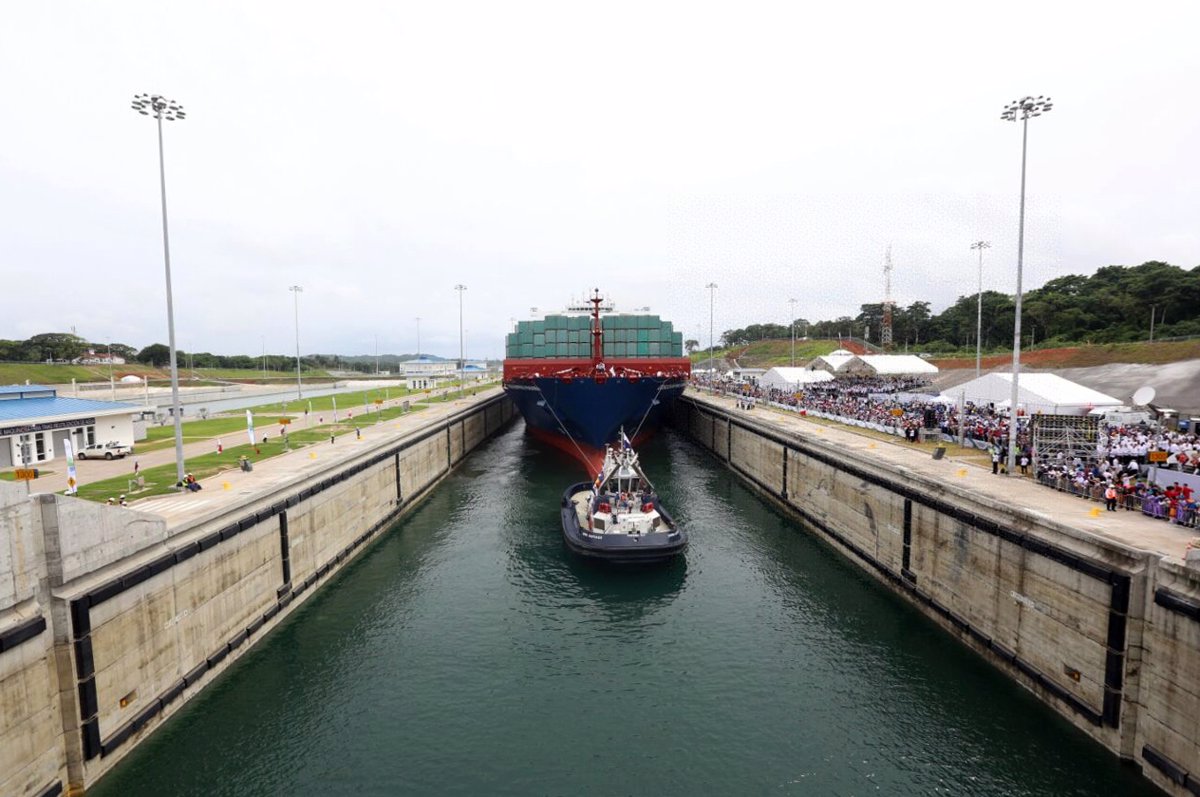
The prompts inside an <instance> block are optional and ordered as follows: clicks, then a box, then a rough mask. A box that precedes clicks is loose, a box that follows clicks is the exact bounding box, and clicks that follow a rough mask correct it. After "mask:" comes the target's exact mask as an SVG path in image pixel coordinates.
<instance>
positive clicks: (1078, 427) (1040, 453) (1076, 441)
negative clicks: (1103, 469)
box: [1030, 413, 1100, 465]
mask: <svg viewBox="0 0 1200 797" xmlns="http://www.w3.org/2000/svg"><path fill="white" fill-rule="evenodd" d="M1030 425H1031V427H1032V429H1033V461H1034V464H1035V465H1036V464H1037V463H1038V462H1041V461H1046V462H1062V461H1064V460H1065V461H1066V462H1074V461H1075V460H1076V459H1079V460H1082V461H1084V462H1087V461H1088V460H1090V459H1093V458H1094V457H1095V456H1096V445H1097V443H1098V442H1099V440H1100V419H1099V418H1098V417H1096V416H1095V415H1083V416H1079V415H1048V414H1043V413H1038V414H1036V415H1034V416H1033V417H1032V418H1031V419H1030Z"/></svg>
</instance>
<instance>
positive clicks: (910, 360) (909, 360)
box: [858, 354, 938, 376]
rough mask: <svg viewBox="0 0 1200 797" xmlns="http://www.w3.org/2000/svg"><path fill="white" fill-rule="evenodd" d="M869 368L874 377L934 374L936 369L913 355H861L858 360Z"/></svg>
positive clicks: (931, 364)
mask: <svg viewBox="0 0 1200 797" xmlns="http://www.w3.org/2000/svg"><path fill="white" fill-rule="evenodd" d="M858 359H860V360H862V361H863V362H864V363H866V364H867V365H869V366H870V367H871V370H873V371H874V372H875V375H876V376H907V375H909V374H936V373H937V372H938V367H937V366H936V365H934V364H933V363H931V362H927V361H926V360H922V359H921V358H920V357H918V356H917V355H915V354H863V355H860V356H859V358H858Z"/></svg>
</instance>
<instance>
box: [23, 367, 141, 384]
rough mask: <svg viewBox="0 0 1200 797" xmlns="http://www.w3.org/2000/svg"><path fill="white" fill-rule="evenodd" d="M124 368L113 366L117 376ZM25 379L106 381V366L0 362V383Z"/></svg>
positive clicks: (51, 381) (36, 381) (59, 381)
mask: <svg viewBox="0 0 1200 797" xmlns="http://www.w3.org/2000/svg"><path fill="white" fill-rule="evenodd" d="M124 368H125V366H123V365H118V366H116V367H115V368H114V373H115V374H116V375H117V377H120V375H121V372H122V371H123V369H124ZM139 368H140V366H139ZM26 379H28V380H29V381H30V382H31V383H32V384H35V385H61V384H68V385H69V384H70V383H71V380H72V379H75V380H77V381H79V382H106V381H108V366H107V365H50V364H47V363H0V385H21V384H24V383H25V380H26Z"/></svg>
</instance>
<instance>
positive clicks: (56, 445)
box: [0, 385, 142, 468]
mask: <svg viewBox="0 0 1200 797" xmlns="http://www.w3.org/2000/svg"><path fill="white" fill-rule="evenodd" d="M141 412H142V408H141V407H138V406H136V405H133V404H121V403H118V402H114V401H96V400H94V399H81V398H67V397H65V396H59V395H58V390H57V389H56V388H54V387H48V386H46V385H0V468H10V467H22V466H32V465H37V464H41V463H43V462H49V461H50V460H52V459H54V458H55V457H58V456H62V455H63V454H64V453H65V448H64V446H63V441H64V440H70V441H71V444H72V445H73V446H74V448H75V450H76V451H79V450H80V449H82V448H83V447H84V446H88V445H92V444H95V443H107V442H109V441H116V442H119V443H123V444H125V445H128V446H132V445H133V416H135V415H138V414H140V413H141Z"/></svg>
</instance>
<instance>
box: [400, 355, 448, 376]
mask: <svg viewBox="0 0 1200 797" xmlns="http://www.w3.org/2000/svg"><path fill="white" fill-rule="evenodd" d="M398 367H399V369H400V373H402V374H404V376H406V377H439V376H442V377H446V376H454V375H455V374H457V373H458V367H457V363H456V362H455V361H454V360H434V359H430V358H429V357H416V358H413V359H411V360H402V361H401V362H400V363H399V365H398Z"/></svg>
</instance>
